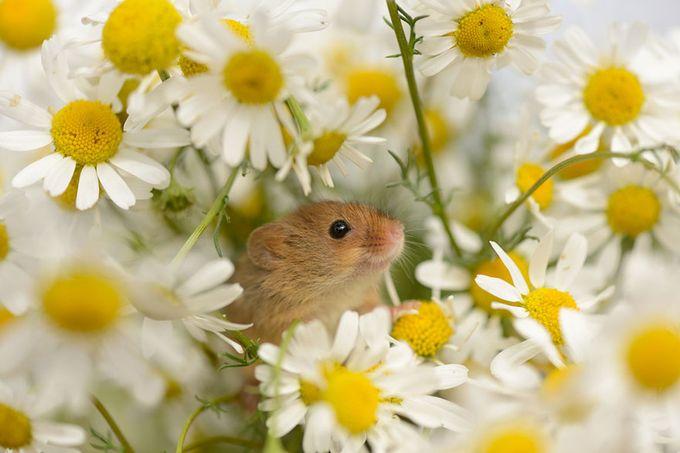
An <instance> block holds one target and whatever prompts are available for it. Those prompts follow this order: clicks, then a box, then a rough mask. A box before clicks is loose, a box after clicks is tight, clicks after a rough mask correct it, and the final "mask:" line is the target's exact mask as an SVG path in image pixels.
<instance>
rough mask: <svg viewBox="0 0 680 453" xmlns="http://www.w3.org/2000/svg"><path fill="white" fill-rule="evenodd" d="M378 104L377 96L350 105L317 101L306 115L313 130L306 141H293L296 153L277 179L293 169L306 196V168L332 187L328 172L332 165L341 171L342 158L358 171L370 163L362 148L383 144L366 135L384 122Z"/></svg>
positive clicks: (308, 185)
mask: <svg viewBox="0 0 680 453" xmlns="http://www.w3.org/2000/svg"><path fill="white" fill-rule="evenodd" d="M379 104H380V100H379V99H378V98H377V97H376V96H373V97H370V98H361V99H360V100H359V101H357V102H356V103H355V104H354V105H353V106H350V105H349V103H348V102H347V101H346V100H344V99H339V100H337V101H335V102H330V100H329V102H328V103H326V102H324V101H321V102H319V105H318V108H317V109H315V111H314V112H312V113H311V114H310V115H309V117H310V122H311V124H312V128H313V131H312V132H311V134H310V136H309V137H308V138H303V137H300V139H299V140H297V139H296V140H295V141H296V142H297V144H296V147H297V152H293V153H291V155H290V157H289V158H288V161H287V162H286V164H284V166H283V167H281V169H280V170H279V172H278V173H277V179H279V180H283V179H285V177H286V176H287V175H288V173H289V172H290V170H291V169H293V170H294V171H295V173H296V175H297V176H298V180H299V181H300V184H301V185H302V188H303V191H304V193H305V195H309V193H310V192H311V189H312V188H311V181H310V177H309V168H308V167H309V166H312V167H315V168H316V169H317V170H318V172H319V176H320V177H321V180H322V181H323V183H324V184H325V185H326V186H328V187H333V178H332V176H331V173H330V169H329V164H330V163H331V162H335V163H336V165H337V166H338V168H340V170H341V171H343V172H345V163H344V162H343V158H344V159H346V160H349V161H350V162H352V163H354V164H355V165H357V166H358V167H359V168H364V167H365V165H366V164H370V163H372V162H373V161H372V160H371V158H369V157H368V156H366V155H365V154H363V153H362V152H361V149H362V148H364V147H367V146H371V145H384V144H385V143H386V140H385V139H384V138H382V137H377V136H370V135H366V134H368V133H369V132H370V131H371V130H373V129H375V128H377V127H378V126H380V125H381V124H382V122H383V121H385V118H386V116H387V115H386V113H385V111H384V110H382V109H379V108H378V105H379ZM290 127H291V126H289V128H290ZM293 130H295V129H293ZM294 134H295V133H294ZM296 135H299V134H296ZM294 136H295V135H294Z"/></svg>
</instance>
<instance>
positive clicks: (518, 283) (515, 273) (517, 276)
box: [491, 241, 529, 294]
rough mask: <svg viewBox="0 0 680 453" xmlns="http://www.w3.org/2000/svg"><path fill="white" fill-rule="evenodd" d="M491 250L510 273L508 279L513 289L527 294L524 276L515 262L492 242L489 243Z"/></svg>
mask: <svg viewBox="0 0 680 453" xmlns="http://www.w3.org/2000/svg"><path fill="white" fill-rule="evenodd" d="M491 248H493V249H494V251H495V252H496V255H498V257H499V258H500V259H501V261H502V262H503V264H504V265H505V268H506V269H507V270H508V272H510V277H512V283H513V284H514V285H515V288H517V290H518V291H519V292H520V293H522V294H527V293H528V292H529V287H528V286H527V282H526V281H525V280H524V276H523V275H522V272H521V271H520V270H519V267H517V264H515V261H513V259H512V258H510V256H508V254H507V253H505V250H503V249H502V248H501V246H500V245H498V244H497V243H495V242H493V241H491Z"/></svg>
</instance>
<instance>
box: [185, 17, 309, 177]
mask: <svg viewBox="0 0 680 453" xmlns="http://www.w3.org/2000/svg"><path fill="white" fill-rule="evenodd" d="M230 24H232V23H231V22H227V26H225V25H224V24H223V23H221V22H220V21H218V20H216V19H214V18H209V17H206V18H202V19H201V20H200V21H198V22H196V23H190V24H183V25H182V26H181V27H180V28H179V30H178V36H179V37H180V39H181V40H182V41H183V42H184V44H186V45H187V46H188V48H189V49H190V50H187V51H185V53H184V55H185V56H186V57H188V58H190V59H191V60H192V61H193V62H194V63H198V64H200V65H205V66H207V68H208V71H207V72H202V71H203V70H201V71H200V72H199V73H197V74H196V75H194V76H192V77H190V78H189V79H188V81H187V83H186V86H185V87H184V89H183V90H182V92H178V93H177V95H178V97H179V99H178V100H179V108H178V109H177V118H178V119H179V121H180V122H181V123H183V124H184V125H186V126H189V127H191V137H192V140H193V142H194V144H195V145H196V146H198V147H203V146H205V145H207V144H209V142H210V141H211V140H217V141H218V142H219V146H218V149H220V150H221V153H222V157H223V158H224V161H225V162H226V163H227V164H228V165H230V166H237V165H239V164H240V163H241V162H242V161H243V160H244V159H245V158H246V150H248V154H247V158H248V160H249V161H250V163H251V164H252V165H253V167H255V168H256V169H258V170H263V169H264V168H265V167H266V166H267V161H268V160H269V161H270V162H271V163H272V165H273V166H274V167H277V168H278V167H280V166H281V165H283V163H284V162H285V159H286V147H285V144H284V141H283V135H282V131H281V127H280V125H279V122H278V118H279V116H281V115H287V114H289V113H288V111H287V109H286V106H285V102H284V101H285V100H286V98H287V97H288V96H290V95H291V94H295V93H297V92H299V91H300V88H301V87H302V86H303V85H302V83H301V80H297V79H296V77H295V73H296V72H297V71H298V70H299V69H300V68H301V67H305V66H306V65H307V63H308V62H309V60H308V59H307V58H306V57H304V56H301V55H292V54H290V53H288V52H287V49H288V47H289V44H290V41H291V38H292V36H293V35H292V33H291V32H290V31H289V30H286V29H283V28H281V27H272V26H271V24H270V22H269V20H268V18H267V17H266V16H263V15H257V16H255V17H253V18H252V20H251V22H250V23H249V24H248V26H247V27H245V26H244V25H242V24H240V23H238V22H234V24H237V25H230ZM298 97H299V96H298Z"/></svg>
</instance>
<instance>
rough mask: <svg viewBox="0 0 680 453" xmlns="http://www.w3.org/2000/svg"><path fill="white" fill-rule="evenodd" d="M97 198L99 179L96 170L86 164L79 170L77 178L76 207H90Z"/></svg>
mask: <svg viewBox="0 0 680 453" xmlns="http://www.w3.org/2000/svg"><path fill="white" fill-rule="evenodd" d="M98 200H99V179H98V178H97V171H96V170H95V168H94V167H93V166H91V165H86V166H84V167H83V170H82V171H81V172H80V179H79V180H78V194H77V195H76V208H78V209H80V210H81V211H84V210H86V209H90V208H91V207H92V206H94V204H95V203H96V202H97V201H98Z"/></svg>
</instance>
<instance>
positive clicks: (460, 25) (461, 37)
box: [417, 0, 560, 100]
mask: <svg viewBox="0 0 680 453" xmlns="http://www.w3.org/2000/svg"><path fill="white" fill-rule="evenodd" d="M421 4H422V11H423V14H428V17H427V18H425V19H423V20H421V21H420V22H418V24H417V30H418V33H419V34H421V35H422V36H423V42H422V43H421V44H420V46H419V47H418V50H420V52H421V53H422V54H423V55H424V58H423V60H422V62H421V65H420V71H421V72H422V73H423V75H425V76H428V77H429V76H433V75H435V74H438V73H439V72H441V71H442V70H444V69H445V68H447V67H449V66H450V67H451V68H453V69H454V70H453V71H452V75H451V79H450V87H451V94H453V95H454V96H456V97H459V98H465V97H467V98H470V99H472V100H477V99H480V98H481V97H482V96H483V95H484V93H485V92H486V87H487V85H488V84H489V80H490V78H491V71H492V69H494V68H495V67H501V66H505V65H507V64H513V65H514V66H515V67H516V68H517V69H519V70H521V71H522V72H524V73H525V74H531V73H533V72H534V71H536V69H537V68H538V65H539V61H538V55H537V54H538V53H540V52H541V51H542V50H543V48H544V47H545V42H544V41H543V39H541V38H539V36H540V35H543V34H546V33H548V32H550V31H552V30H554V29H556V28H557V26H558V25H559V23H560V18H559V17H555V16H550V15H549V7H548V2H547V1H545V0H522V1H516V2H506V1H499V0H469V1H459V2H443V1H440V0H421Z"/></svg>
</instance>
